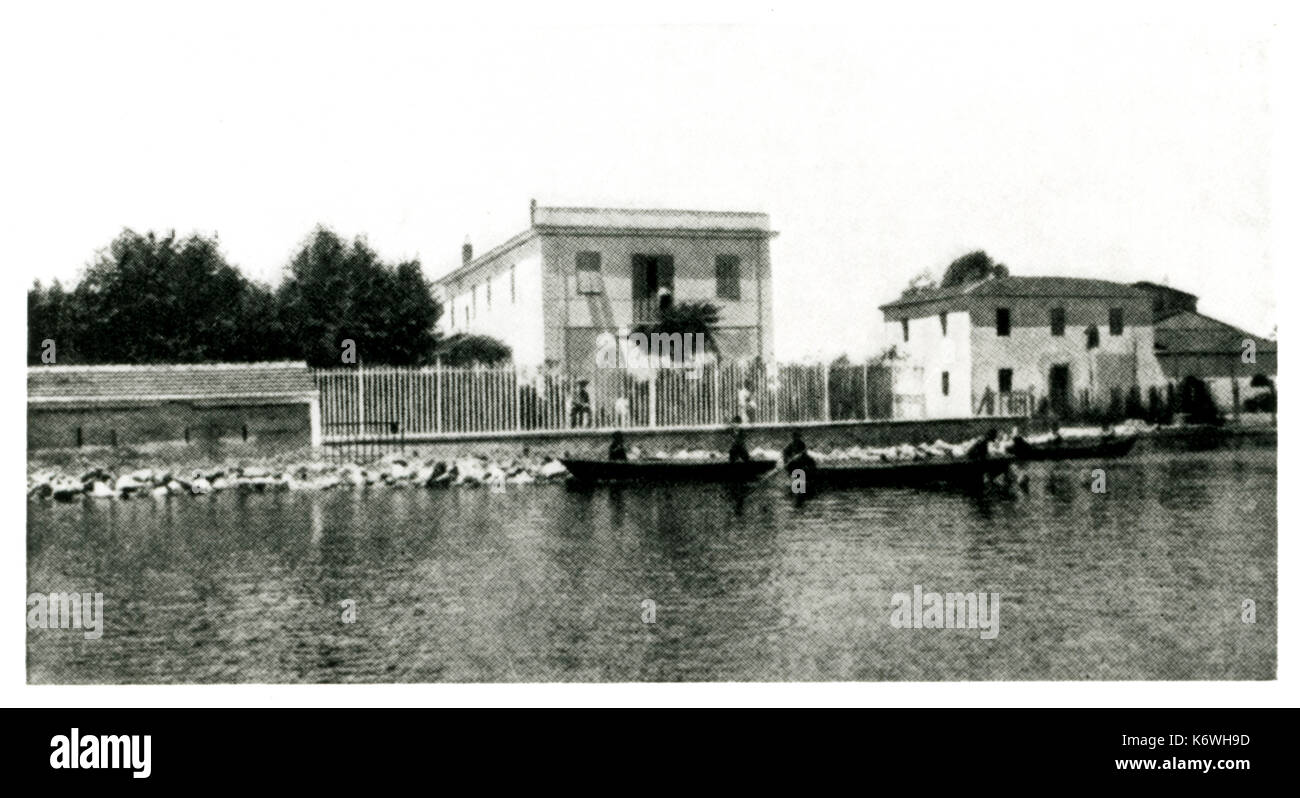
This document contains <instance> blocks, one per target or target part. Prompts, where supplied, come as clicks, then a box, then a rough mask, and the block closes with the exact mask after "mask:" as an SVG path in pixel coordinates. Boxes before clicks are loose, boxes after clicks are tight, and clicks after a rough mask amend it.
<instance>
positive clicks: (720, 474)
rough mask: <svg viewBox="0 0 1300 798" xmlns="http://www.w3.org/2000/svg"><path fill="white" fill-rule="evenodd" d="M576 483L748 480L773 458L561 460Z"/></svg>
mask: <svg viewBox="0 0 1300 798" xmlns="http://www.w3.org/2000/svg"><path fill="white" fill-rule="evenodd" d="M560 462H561V463H563V464H564V467H565V468H567V469H569V474H570V475H571V476H572V477H573V478H574V479H575V480H578V481H580V482H750V481H752V480H755V479H758V478H759V477H761V476H762V475H763V474H765V473H767V472H768V471H771V470H772V469H773V468H775V467H776V461H775V460H748V461H741V462H738V463H731V462H728V461H726V460H581V459H562V460H560Z"/></svg>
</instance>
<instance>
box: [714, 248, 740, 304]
mask: <svg viewBox="0 0 1300 798" xmlns="http://www.w3.org/2000/svg"><path fill="white" fill-rule="evenodd" d="M714 274H715V276H716V278H717V282H718V299H736V300H738V299H740V258H739V257H737V256H735V255H719V256H718V257H717V258H716V259H714Z"/></svg>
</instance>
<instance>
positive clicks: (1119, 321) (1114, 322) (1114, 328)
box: [1110, 308, 1124, 335]
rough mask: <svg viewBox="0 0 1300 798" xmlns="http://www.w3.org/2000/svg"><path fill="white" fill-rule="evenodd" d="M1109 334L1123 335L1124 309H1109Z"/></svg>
mask: <svg viewBox="0 0 1300 798" xmlns="http://www.w3.org/2000/svg"><path fill="white" fill-rule="evenodd" d="M1110 334H1111V335H1123V334H1124V308H1111V309H1110Z"/></svg>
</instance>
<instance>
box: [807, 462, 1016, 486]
mask: <svg viewBox="0 0 1300 798" xmlns="http://www.w3.org/2000/svg"><path fill="white" fill-rule="evenodd" d="M1014 461H1015V458H1012V457H1005V456H994V457H989V458H988V459H986V460H968V459H965V458H960V457H928V458H923V459H918V460H885V461H881V462H864V461H856V462H836V461H834V460H831V461H823V462H819V463H818V464H817V466H816V468H813V469H811V470H809V471H808V473H807V478H808V483H809V484H810V485H812V486H814V487H822V486H831V485H862V486H882V487H884V486H892V487H898V486H909V485H932V484H947V485H963V486H967V485H981V484H983V482H984V479H985V478H986V477H996V476H999V475H1001V474H1005V473H1006V472H1007V469H1008V468H1010V466H1011V464H1012V463H1013V462H1014Z"/></svg>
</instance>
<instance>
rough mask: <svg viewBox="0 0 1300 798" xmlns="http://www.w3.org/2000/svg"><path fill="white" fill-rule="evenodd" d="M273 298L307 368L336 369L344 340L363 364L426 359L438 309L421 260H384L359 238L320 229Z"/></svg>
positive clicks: (434, 344) (428, 359) (430, 353)
mask: <svg viewBox="0 0 1300 798" xmlns="http://www.w3.org/2000/svg"><path fill="white" fill-rule="evenodd" d="M278 300H279V305H280V317H281V319H282V324H283V325H284V328H285V330H286V332H287V333H288V335H289V336H290V337H291V339H292V341H293V344H294V347H295V349H296V350H297V351H298V352H300V353H301V357H303V358H305V359H306V360H307V362H308V363H309V364H310V365H312V366H337V365H339V364H340V363H341V362H342V361H341V354H342V352H343V342H344V341H346V340H352V341H353V342H355V344H356V350H357V353H358V357H359V359H360V360H361V361H363V362H366V363H383V364H389V365H417V364H422V363H430V362H432V360H433V355H434V350H435V349H436V347H437V335H436V327H435V325H436V324H437V321H438V317H439V316H440V315H441V313H442V308H441V307H440V306H439V305H438V303H437V301H436V300H435V299H434V298H433V294H432V292H431V290H430V288H429V284H428V282H426V281H425V279H424V275H423V273H422V272H421V270H420V264H419V262H418V261H407V262H404V263H402V264H400V265H398V266H396V267H393V266H389V265H387V264H385V263H383V262H382V261H381V260H380V259H379V256H378V255H377V254H376V253H375V251H374V250H372V249H371V248H370V247H369V246H367V244H366V243H365V241H364V240H362V239H360V238H358V239H355V240H353V241H352V242H351V243H348V242H345V241H343V240H342V239H341V238H339V236H338V235H336V234H335V233H334V232H332V231H330V230H328V229H326V228H324V227H317V228H316V230H315V231H313V232H312V234H311V235H310V236H309V237H308V239H307V241H306V242H304V244H303V246H302V249H300V250H299V251H298V253H297V254H296V255H295V256H294V257H293V260H291V261H290V262H289V265H288V267H287V269H286V276H285V281H284V283H283V284H282V285H281V286H280V290H279V294H278Z"/></svg>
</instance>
